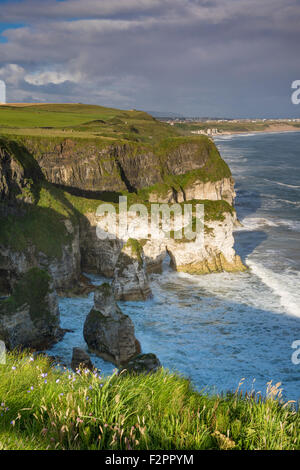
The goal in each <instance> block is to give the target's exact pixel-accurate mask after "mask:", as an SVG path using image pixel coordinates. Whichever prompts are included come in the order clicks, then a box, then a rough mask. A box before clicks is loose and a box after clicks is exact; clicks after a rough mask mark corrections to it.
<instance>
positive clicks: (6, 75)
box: [0, 64, 25, 86]
mask: <svg viewBox="0 0 300 470" xmlns="http://www.w3.org/2000/svg"><path fill="white" fill-rule="evenodd" d="M24 74H25V70H24V69H23V67H20V66H19V65H18V64H6V65H4V66H3V67H0V78H2V79H3V80H4V81H5V82H6V83H7V84H8V85H14V86H16V85H18V84H19V82H20V80H22V79H23V77H24Z"/></svg>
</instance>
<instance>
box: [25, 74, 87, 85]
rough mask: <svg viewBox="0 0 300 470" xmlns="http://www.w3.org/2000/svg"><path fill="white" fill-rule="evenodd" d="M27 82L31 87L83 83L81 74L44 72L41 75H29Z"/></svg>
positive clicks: (26, 76) (26, 78)
mask: <svg viewBox="0 0 300 470" xmlns="http://www.w3.org/2000/svg"><path fill="white" fill-rule="evenodd" d="M24 80H25V82H27V83H29V84H30V85H48V84H49V83H53V84H54V85H59V84H61V83H64V82H74V83H79V82H80V81H81V73H80V72H77V73H75V74H71V73H65V72H55V71H44V72H40V73H33V74H27V75H25V76H24Z"/></svg>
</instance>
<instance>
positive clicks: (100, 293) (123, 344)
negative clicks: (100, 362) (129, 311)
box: [83, 283, 141, 366]
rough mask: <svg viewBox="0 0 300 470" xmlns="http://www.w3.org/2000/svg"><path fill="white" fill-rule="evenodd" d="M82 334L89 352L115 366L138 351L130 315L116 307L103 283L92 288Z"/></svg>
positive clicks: (110, 291) (110, 293) (139, 348)
mask: <svg viewBox="0 0 300 470" xmlns="http://www.w3.org/2000/svg"><path fill="white" fill-rule="evenodd" d="M83 336H84V339H85V341H86V343H87V345H88V347H89V349H90V350H91V351H92V352H94V353H95V354H97V355H98V356H100V357H102V358H103V359H104V360H107V361H109V362H112V363H114V364H116V365H117V366H120V365H122V364H125V363H127V362H128V361H129V360H130V359H131V358H133V357H135V356H136V355H137V354H139V353H140V352H141V347H140V343H139V341H138V340H137V339H136V337H135V334H134V325H133V323H132V321H131V319H130V318H129V317H128V316H127V315H124V313H123V312H122V310H121V309H120V308H119V306H118V305H117V303H116V301H115V298H114V295H113V291H112V288H111V286H110V285H109V284H106V283H105V284H102V285H101V286H100V287H98V288H97V290H96V291H95V296H94V308H93V309H92V310H91V311H90V313H89V314H88V316H87V318H86V321H85V324H84V329H83Z"/></svg>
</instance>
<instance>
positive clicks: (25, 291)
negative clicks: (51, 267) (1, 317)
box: [0, 268, 52, 322]
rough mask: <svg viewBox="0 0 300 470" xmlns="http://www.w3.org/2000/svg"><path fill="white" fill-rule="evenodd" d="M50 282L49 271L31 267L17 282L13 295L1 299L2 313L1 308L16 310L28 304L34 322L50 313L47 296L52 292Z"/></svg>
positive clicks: (8, 310) (7, 310) (10, 310)
mask: <svg viewBox="0 0 300 470" xmlns="http://www.w3.org/2000/svg"><path fill="white" fill-rule="evenodd" d="M50 283H51V279H50V275H49V274H48V272H47V271H45V270H43V269H39V268H32V269H30V270H29V271H28V272H27V273H26V274H24V276H23V277H22V278H21V279H20V281H18V282H17V284H16V285H15V287H14V289H13V293H12V295H11V296H10V297H8V299H6V300H3V301H0V314H1V310H2V311H6V312H15V311H17V310H18V308H19V307H21V306H22V305H25V304H27V305H29V306H30V316H31V319H32V321H33V322H34V321H35V320H36V319H38V318H41V317H42V316H43V315H49V308H48V305H46V303H45V298H46V296H47V294H49V293H51V292H52V289H51V285H50Z"/></svg>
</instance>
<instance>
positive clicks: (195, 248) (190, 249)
mask: <svg viewBox="0 0 300 470" xmlns="http://www.w3.org/2000/svg"><path fill="white" fill-rule="evenodd" d="M223 216H224V220H223V221H222V222H221V221H210V222H207V228H208V229H209V232H208V233H205V235H204V244H202V243H200V244H199V243H198V242H197V240H196V241H192V242H187V243H178V242H176V241H175V240H169V241H168V242H167V251H168V253H169V255H170V258H171V265H172V267H173V268H174V269H175V270H176V271H181V272H186V273H189V274H209V273H213V272H222V271H228V272H234V271H244V270H245V269H246V268H245V266H244V265H243V263H242V261H241V259H240V257H239V256H238V255H236V253H235V251H234V249H233V245H234V238H233V228H234V226H235V223H236V222H235V221H236V215H235V214H234V215H232V214H230V213H224V214H223Z"/></svg>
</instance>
